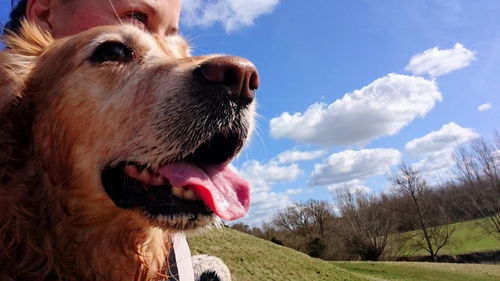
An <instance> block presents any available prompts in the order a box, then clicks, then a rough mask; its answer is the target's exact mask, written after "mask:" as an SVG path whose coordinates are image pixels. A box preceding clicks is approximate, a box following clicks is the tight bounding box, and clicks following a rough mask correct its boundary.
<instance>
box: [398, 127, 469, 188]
mask: <svg viewBox="0 0 500 281" xmlns="http://www.w3.org/2000/svg"><path fill="white" fill-rule="evenodd" d="M476 137H479V135H478V134H477V133H475V132H474V131H473V130H472V129H470V128H463V127H461V126H459V125H457V124H455V123H454V122H451V123H448V124H445V125H443V126H442V127H441V128H440V129H439V130H437V131H432V132H430V133H429V134H427V135H425V136H423V137H421V138H416V139H414V140H412V141H410V142H408V143H407V144H406V145H405V151H406V153H408V155H409V156H411V157H414V158H421V159H420V160H419V161H418V162H416V163H414V164H412V168H414V169H418V170H420V171H421V172H422V174H423V175H424V177H426V178H427V179H428V180H429V181H430V182H437V181H439V180H441V179H446V178H448V176H449V175H448V171H449V169H450V168H451V167H452V166H453V165H454V161H453V152H454V150H455V149H456V148H457V147H458V146H459V145H461V144H463V143H465V142H468V141H470V140H472V139H474V138H476Z"/></svg>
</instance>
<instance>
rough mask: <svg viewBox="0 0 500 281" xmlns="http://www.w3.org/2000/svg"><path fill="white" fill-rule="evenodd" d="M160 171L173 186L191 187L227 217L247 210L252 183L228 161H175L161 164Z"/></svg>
mask: <svg viewBox="0 0 500 281" xmlns="http://www.w3.org/2000/svg"><path fill="white" fill-rule="evenodd" d="M159 172H160V175H161V176H162V177H164V178H167V179H168V180H169V181H170V184H171V185H172V186H179V187H183V186H187V187H189V188H190V189H192V190H193V191H194V192H196V194H198V196H199V197H201V199H202V200H203V202H205V204H206V205H207V206H208V207H209V208H210V209H211V210H212V211H213V212H214V213H216V214H217V215H218V216H219V217H221V218H223V219H225V220H235V219H239V218H241V217H243V216H244V215H245V214H246V213H247V211H248V207H249V205H250V186H249V184H248V182H247V181H245V180H244V179H243V178H241V177H240V176H238V175H237V174H236V173H235V172H233V171H231V170H230V169H229V168H228V167H227V166H226V165H213V166H206V167H203V169H201V168H199V167H197V166H195V165H192V164H188V163H173V164H168V165H165V166H163V167H161V168H160V169H159Z"/></svg>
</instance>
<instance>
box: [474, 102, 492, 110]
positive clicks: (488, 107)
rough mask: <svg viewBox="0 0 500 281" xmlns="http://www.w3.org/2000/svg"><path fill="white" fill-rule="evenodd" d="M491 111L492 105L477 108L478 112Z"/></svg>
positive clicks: (486, 104) (482, 105)
mask: <svg viewBox="0 0 500 281" xmlns="http://www.w3.org/2000/svg"><path fill="white" fill-rule="evenodd" d="M490 109H491V103H483V104H481V105H480V106H478V107H477V110H479V111H487V110H490Z"/></svg>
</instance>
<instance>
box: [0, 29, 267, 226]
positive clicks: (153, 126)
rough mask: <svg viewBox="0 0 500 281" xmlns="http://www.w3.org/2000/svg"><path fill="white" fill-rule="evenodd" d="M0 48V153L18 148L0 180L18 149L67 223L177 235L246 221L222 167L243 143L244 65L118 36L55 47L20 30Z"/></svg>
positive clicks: (137, 35)
mask: <svg viewBox="0 0 500 281" xmlns="http://www.w3.org/2000/svg"><path fill="white" fill-rule="evenodd" d="M6 42H7V50H6V51H4V52H3V53H2V54H1V55H0V82H2V84H1V85H0V120H1V121H2V122H4V124H1V125H0V127H1V126H4V128H2V132H3V133H5V134H9V135H10V138H11V139H12V140H13V141H11V142H4V144H1V143H0V145H3V146H5V147H7V145H6V144H5V143H7V144H9V143H10V146H15V145H13V143H16V142H18V143H19V141H21V138H22V142H23V143H25V145H24V146H23V147H22V148H17V149H13V148H9V151H6V150H5V151H4V152H1V153H3V155H0V158H2V159H8V160H2V159H0V165H2V166H3V168H4V171H3V172H0V180H2V181H4V182H7V181H10V180H13V179H12V178H13V177H14V174H16V171H14V170H15V169H19V167H18V166H20V163H16V161H15V159H19V158H20V157H17V156H15V153H16V151H21V150H23V149H25V150H26V153H25V154H26V155H25V157H24V158H25V159H24V160H23V161H27V159H31V160H30V161H31V162H33V164H32V166H31V167H35V168H37V169H40V171H41V172H40V173H41V175H40V177H41V180H42V182H46V183H48V185H49V188H50V190H48V191H47V192H48V194H49V195H50V196H52V197H53V198H54V199H55V200H56V203H55V204H56V205H58V206H55V207H53V208H59V209H60V210H62V212H63V213H65V214H70V215H72V216H73V217H75V218H77V217H80V218H81V217H83V216H85V217H86V218H87V219H88V218H89V217H92V220H93V221H94V222H99V221H105V220H107V219H110V218H114V217H117V216H118V217H120V216H121V217H127V219H128V220H130V221H132V222H137V223H138V224H147V225H152V226H160V227H162V228H165V229H172V230H186V229H193V228H197V227H200V226H204V225H207V224H210V223H212V222H213V221H214V220H215V219H216V217H217V216H219V217H222V218H224V219H227V220H231V219H236V218H239V217H241V216H243V215H244V214H245V213H246V211H247V209H248V205H249V186H248V184H247V183H246V182H245V181H244V180H243V179H241V178H239V177H238V176H237V175H236V174H235V173H233V172H232V171H231V170H230V169H229V168H228V164H229V162H230V161H231V160H232V159H233V158H234V157H235V156H236V155H237V154H238V153H239V151H240V150H241V148H242V146H243V145H244V143H245V142H246V140H247V138H248V137H249V135H250V133H251V131H252V126H253V115H254V104H255V102H254V90H255V89H256V88H257V87H258V75H257V72H256V69H255V67H254V66H253V64H252V63H250V62H249V61H247V60H244V59H241V58H236V57H227V56H219V55H211V56H204V57H191V56H190V55H189V49H188V45H187V44H186V42H185V41H184V40H183V39H182V38H181V37H178V36H171V37H167V38H159V37H156V36H154V35H152V34H149V33H147V32H144V31H142V30H140V29H138V28H136V27H133V26H127V25H125V26H106V27H97V28H94V29H91V30H88V31H86V32H83V33H81V34H78V35H75V36H72V37H67V38H64V39H58V40H54V39H52V38H51V37H50V36H49V35H47V34H45V33H43V32H41V31H39V30H38V29H37V28H35V27H33V26H30V25H27V24H25V25H24V28H23V31H22V33H21V35H11V36H8V37H7V38H6ZM21 120H22V121H21ZM16 138H17V139H16ZM28 151H29V155H28ZM2 161H3V163H1V162H2ZM9 161H10V162H9ZM18 162H19V161H18ZM9 169H10V170H9ZM25 172H26V173H28V172H29V171H25Z"/></svg>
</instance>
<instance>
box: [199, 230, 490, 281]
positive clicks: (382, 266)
mask: <svg viewBox="0 0 500 281" xmlns="http://www.w3.org/2000/svg"><path fill="white" fill-rule="evenodd" d="M189 244H190V246H191V249H192V252H193V254H211V255H215V256H218V257H220V258H221V259H223V260H224V261H225V262H226V264H227V265H228V266H229V268H230V269H231V272H232V274H233V278H234V281H287V280H290V281H337V280H344V281H357V280H360V281H361V280H375V281H384V280H391V281H392V280H395V281H397V280H400V281H417V280H418V281H427V280H428V281H441V280H443V281H444V280H464V281H465V280H467V281H497V280H500V265H477V264H473V265H471V264H466V265H463V264H442V263H441V264H430V263H389V262H377V263H374V262H327V261H322V260H319V259H314V258H311V257H309V256H307V255H305V254H303V253H300V252H297V251H294V250H292V249H289V248H286V247H282V246H279V245H276V244H273V243H271V242H268V241H265V240H262V239H259V238H256V237H253V236H250V235H247V234H245V233H241V232H238V231H235V230H231V229H227V228H225V229H222V230H213V231H211V232H208V233H205V234H203V235H201V236H199V237H196V238H191V239H189Z"/></svg>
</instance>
